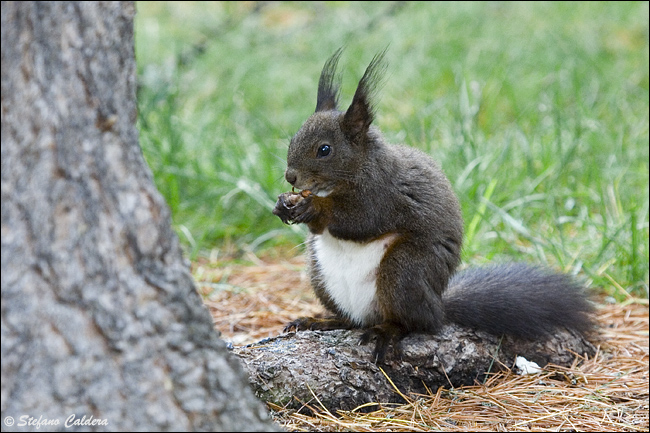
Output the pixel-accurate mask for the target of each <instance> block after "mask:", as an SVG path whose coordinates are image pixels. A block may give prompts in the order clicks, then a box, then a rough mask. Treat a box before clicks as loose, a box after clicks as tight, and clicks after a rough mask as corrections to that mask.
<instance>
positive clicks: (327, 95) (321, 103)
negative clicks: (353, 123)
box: [316, 47, 343, 111]
mask: <svg viewBox="0 0 650 433" xmlns="http://www.w3.org/2000/svg"><path fill="white" fill-rule="evenodd" d="M342 52H343V48H342V47H341V48H339V49H338V50H336V52H335V53H334V54H333V55H332V57H330V58H329V59H328V60H327V62H326V63H325V66H323V71H322V72H321V73H320V80H318V97H317V98H316V111H327V110H336V109H337V108H338V107H337V104H338V99H339V85H340V83H341V76H340V75H337V74H336V66H337V65H338V63H339V58H340V57H341V53H342Z"/></svg>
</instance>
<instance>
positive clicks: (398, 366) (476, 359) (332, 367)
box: [234, 325, 595, 411]
mask: <svg viewBox="0 0 650 433" xmlns="http://www.w3.org/2000/svg"><path fill="white" fill-rule="evenodd" d="M360 336H361V331H342V330H341V331H326V332H323V331H303V332H299V333H289V334H285V335H281V336H278V337H273V338H268V339H265V340H262V341H260V342H258V343H255V344H251V345H248V346H243V347H238V348H236V349H234V352H235V353H236V354H237V355H238V356H239V357H240V358H241V359H242V361H243V363H244V365H245V368H246V369H247V370H248V373H249V377H250V381H251V384H252V386H253V388H254V390H255V392H256V394H257V396H258V397H260V398H261V399H262V400H263V401H266V402H269V403H273V404H275V405H278V406H282V407H289V408H295V409H299V408H301V407H302V406H303V405H304V404H307V403H309V402H315V404H316V405H318V406H321V405H322V406H323V407H324V408H326V409H327V410H334V411H335V410H337V409H341V410H352V409H354V408H357V407H358V406H361V405H364V404H367V403H404V400H405V397H406V396H408V394H409V393H416V394H427V393H430V392H436V390H437V389H438V388H439V387H441V386H442V387H445V388H454V387H459V386H463V385H473V384H476V383H482V382H483V381H484V379H485V378H486V376H487V375H488V374H489V373H490V372H495V371H498V370H500V369H503V368H512V367H514V365H515V359H516V357H517V356H522V357H524V358H526V359H527V360H528V361H533V362H536V363H537V364H538V365H539V366H540V367H543V366H545V365H546V364H555V365H560V366H570V365H572V364H573V363H574V361H575V359H576V356H583V355H584V356H592V355H593V354H594V353H595V348H594V346H593V345H592V344H591V343H589V342H588V341H587V340H586V339H585V338H584V337H582V336H581V335H579V334H577V333H573V332H570V331H559V332H558V333H557V334H555V335H553V336H551V337H549V338H547V339H545V340H537V341H522V340H515V339H511V338H509V337H504V338H502V339H501V338H498V337H495V336H492V335H490V334H486V333H483V332H477V331H473V330H469V329H465V328H460V327H458V326H455V325H450V326H447V327H445V328H444V329H443V330H442V332H440V333H439V334H437V335H434V336H432V335H422V334H417V335H411V336H409V337H407V338H405V339H404V340H403V341H402V342H401V345H400V348H401V354H396V353H392V354H391V353H389V354H388V355H387V357H386V361H385V363H383V364H380V365H376V364H375V363H374V362H373V359H372V349H373V347H374V346H373V345H372V344H368V345H359V344H358V343H359V338H360ZM380 367H381V369H380ZM382 370H383V371H382ZM366 407H368V406H366Z"/></svg>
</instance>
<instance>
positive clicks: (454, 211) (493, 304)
mask: <svg viewBox="0 0 650 433" xmlns="http://www.w3.org/2000/svg"><path fill="white" fill-rule="evenodd" d="M341 53H342V49H341V48H340V49H338V50H337V51H336V52H335V53H334V54H333V55H332V56H331V57H330V58H329V60H327V62H326V63H325V66H324V67H323V70H322V72H321V76H320V80H319V83H318V95H317V103H316V111H315V113H314V114H312V115H311V116H310V117H309V118H308V119H307V120H306V121H305V122H304V124H303V125H302V127H301V128H300V129H299V130H298V132H297V133H296V134H295V135H294V136H293V137H292V139H291V142H290V144H289V150H288V156H287V169H286V171H285V174H284V177H285V179H286V180H287V181H288V182H289V183H290V184H291V185H292V191H293V190H294V188H297V189H299V190H301V192H300V193H295V192H288V193H284V194H281V195H280V196H278V201H277V204H276V206H275V209H274V210H273V213H274V214H275V215H277V216H278V217H280V218H281V220H282V221H283V222H284V223H289V224H291V223H294V224H297V223H303V224H306V225H307V226H308V228H309V232H310V233H309V236H308V240H307V243H306V245H307V257H308V264H309V272H310V281H311V285H312V287H313V289H314V291H315V293H316V295H317V297H318V299H319V300H320V301H321V303H322V304H323V305H324V306H325V307H326V309H327V310H329V312H331V313H332V315H331V316H330V317H327V318H313V317H303V318H299V319H297V320H294V321H292V322H290V323H289V324H288V325H287V326H286V328H285V329H284V331H285V332H288V331H291V330H296V331H301V330H309V329H311V330H331V329H353V328H361V329H363V330H364V332H363V333H362V337H361V341H360V343H362V344H365V343H369V342H370V341H372V340H373V339H374V340H375V341H376V345H375V349H374V352H373V356H374V358H375V362H381V361H383V360H384V357H385V355H386V351H387V348H388V347H390V346H391V345H392V346H395V343H398V342H399V341H400V340H401V339H402V338H403V337H405V336H406V335H408V334H410V333H414V332H421V333H436V332H437V331H439V330H440V329H441V327H442V326H443V325H444V324H445V323H456V324H459V325H461V326H467V327H472V328H474V329H478V330H483V331H487V332H488V333H491V334H494V335H498V336H499V335H511V336H514V337H521V338H527V339H533V338H540V337H544V336H545V335H549V334H551V333H552V332H553V331H554V330H555V329H557V328H570V329H574V330H576V331H578V332H581V333H587V332H588V331H589V330H590V329H591V328H592V327H593V323H592V318H591V313H592V305H591V302H590V301H589V299H588V297H587V294H586V293H585V290H584V288H583V287H582V286H581V285H580V284H578V283H577V282H576V281H574V280H573V279H572V278H571V277H570V276H568V275H565V274H560V273H554V272H551V271H550V270H547V269H544V268H541V267H538V266H533V265H528V264H523V263H514V264H502V265H491V266H486V267H479V268H474V269H468V270H464V271H460V272H456V268H457V267H458V265H459V263H460V254H461V246H462V240H463V218H462V215H461V210H460V205H459V202H458V199H457V197H456V195H455V194H454V192H453V190H452V187H451V184H450V182H449V180H448V179H447V177H446V176H445V174H444V173H443V171H442V170H441V168H440V167H439V166H438V164H437V163H436V162H435V161H434V160H433V159H432V158H430V157H429V156H428V155H427V154H425V153H424V152H421V151H419V150H417V149H414V148H411V147H406V146H402V145H392V144H388V143H386V141H385V139H384V138H383V137H382V135H381V132H380V131H379V129H378V128H377V127H375V126H374V125H373V124H372V122H373V120H374V107H373V101H372V96H373V94H374V92H375V90H376V87H377V85H378V83H379V82H380V80H381V78H382V75H383V72H384V70H385V69H386V63H385V61H384V57H385V53H386V50H384V51H383V52H380V53H379V54H377V55H375V57H374V58H373V59H372V61H371V62H370V64H369V66H368V67H367V69H366V71H365V73H364V74H363V77H362V78H361V80H360V81H359V84H358V86H357V89H356V91H355V93H354V97H353V99H352V103H351V104H350V106H349V107H348V108H347V110H346V111H340V110H339V109H338V95H339V84H340V75H338V76H337V73H336V69H337V64H338V61H339V58H340V56H341ZM396 350H397V349H396Z"/></svg>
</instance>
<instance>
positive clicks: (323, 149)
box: [316, 144, 332, 158]
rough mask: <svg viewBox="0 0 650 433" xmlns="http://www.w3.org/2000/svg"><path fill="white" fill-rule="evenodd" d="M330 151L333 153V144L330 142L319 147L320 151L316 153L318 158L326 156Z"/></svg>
mask: <svg viewBox="0 0 650 433" xmlns="http://www.w3.org/2000/svg"><path fill="white" fill-rule="evenodd" d="M330 153H332V146H330V145H329V144H323V145H322V146H321V147H319V148H318V152H317V153H316V158H325V157H326V156H327V155H329V154H330Z"/></svg>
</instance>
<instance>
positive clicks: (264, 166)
mask: <svg viewBox="0 0 650 433" xmlns="http://www.w3.org/2000/svg"><path fill="white" fill-rule="evenodd" d="M340 46H345V47H346V49H345V52H344V54H343V57H342V59H341V62H340V68H341V71H342V72H343V88H342V94H341V102H342V105H345V104H346V103H349V101H350V99H351V96H352V94H353V92H354V89H355V86H356V83H357V81H358V80H359V78H360V77H361V74H362V73H363V70H364V68H365V66H366V65H367V64H368V63H369V61H370V59H371V58H372V56H373V55H374V54H375V53H377V52H378V51H380V50H382V49H384V48H385V47H386V46H389V51H388V54H387V58H388V60H389V63H390V65H389V68H388V74H387V78H386V80H385V85H384V86H383V88H382V89H381V92H380V93H379V95H380V97H379V100H378V104H377V110H378V115H377V119H376V122H375V123H376V125H377V126H379V127H380V128H381V129H382V131H383V132H384V134H385V136H386V137H387V138H388V139H389V140H390V141H391V142H395V143H398V142H401V143H406V144H407V145H410V146H415V147H419V148H422V149H424V150H425V151H427V152H429V153H430V154H431V155H432V156H433V157H434V158H435V159H437V160H438V161H439V162H440V163H441V165H442V167H443V168H444V170H445V172H446V173H447V175H448V176H449V178H450V179H451V181H452V183H453V185H454V187H455V189H456V191H457V193H458V196H459V198H460V200H461V203H462V207H463V213H464V216H465V226H466V243H465V247H464V260H465V262H467V263H469V264H478V263H484V262H490V261H505V260H522V261H529V262H535V263H548V264H549V265H551V266H553V267H555V268H557V269H563V270H565V271H568V272H572V273H575V274H579V275H581V276H582V277H584V278H585V279H587V280H588V281H589V282H590V283H591V284H592V285H593V286H596V287H602V288H603V289H604V290H605V291H606V292H607V293H609V294H611V295H614V296H615V297H616V298H617V299H619V300H621V299H625V298H626V297H627V296H628V293H631V294H633V295H635V296H646V297H647V292H648V183H649V178H648V158H649V156H648V145H649V140H648V116H649V110H648V61H649V59H648V3H647V2H632V3H626V2H616V3H614V2H609V3H584V2H579V3H573V2H572V3H502V2H499V3H437V2H405V3H401V2H304V3H303V2H259V3H257V2H225V3H200V2H174V3H165V2H145V3H139V4H138V15H137V17H136V53H137V60H138V75H139V76H138V80H139V90H138V101H139V110H140V111H139V127H140V132H141V144H142V148H143V152H144V155H145V158H146V160H147V162H148V163H149V166H150V167H151V169H152V171H153V173H154V177H155V181H156V184H157V186H158V188H159V190H160V191H161V193H162V194H163V195H164V196H165V198H166V200H167V203H168V204H169V206H170V208H171V210H172V214H173V219H174V227H175V228H176V229H177V232H178V233H179V236H180V238H181V240H182V241H183V243H184V245H185V246H186V247H187V250H188V254H189V255H190V257H191V258H195V257H196V256H197V255H202V254H208V253H210V252H211V251H214V250H217V251H221V250H225V249H229V250H232V249H233V248H235V249H238V250H241V251H244V250H256V251H257V250H260V249H268V248H274V247H277V246H285V247H286V246H287V245H298V244H300V242H302V240H303V236H304V233H305V232H304V229H302V228H300V227H296V226H291V227H288V226H284V225H282V223H281V222H280V221H279V219H277V218H276V217H274V216H273V215H272V214H271V209H272V207H273V205H274V203H275V199H276V197H277V195H278V194H279V193H281V192H284V191H287V190H288V189H289V185H288V184H287V183H286V182H285V181H284V180H283V171H284V167H285V161H284V160H285V158H286V151H287V146H288V143H289V139H290V137H291V135H292V134H293V133H294V132H295V131H297V130H298V128H299V127H300V125H301V124H302V122H303V121H304V120H305V119H306V118H307V117H308V116H309V115H310V114H311V113H312V112H313V110H314V107H315V103H316V84H317V81H318V76H319V73H320V69H321V68H322V66H323V63H324V62H325V60H326V59H327V58H328V57H329V56H330V55H331V54H332V53H333V52H334V51H335V50H336V49H337V48H338V47H340Z"/></svg>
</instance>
